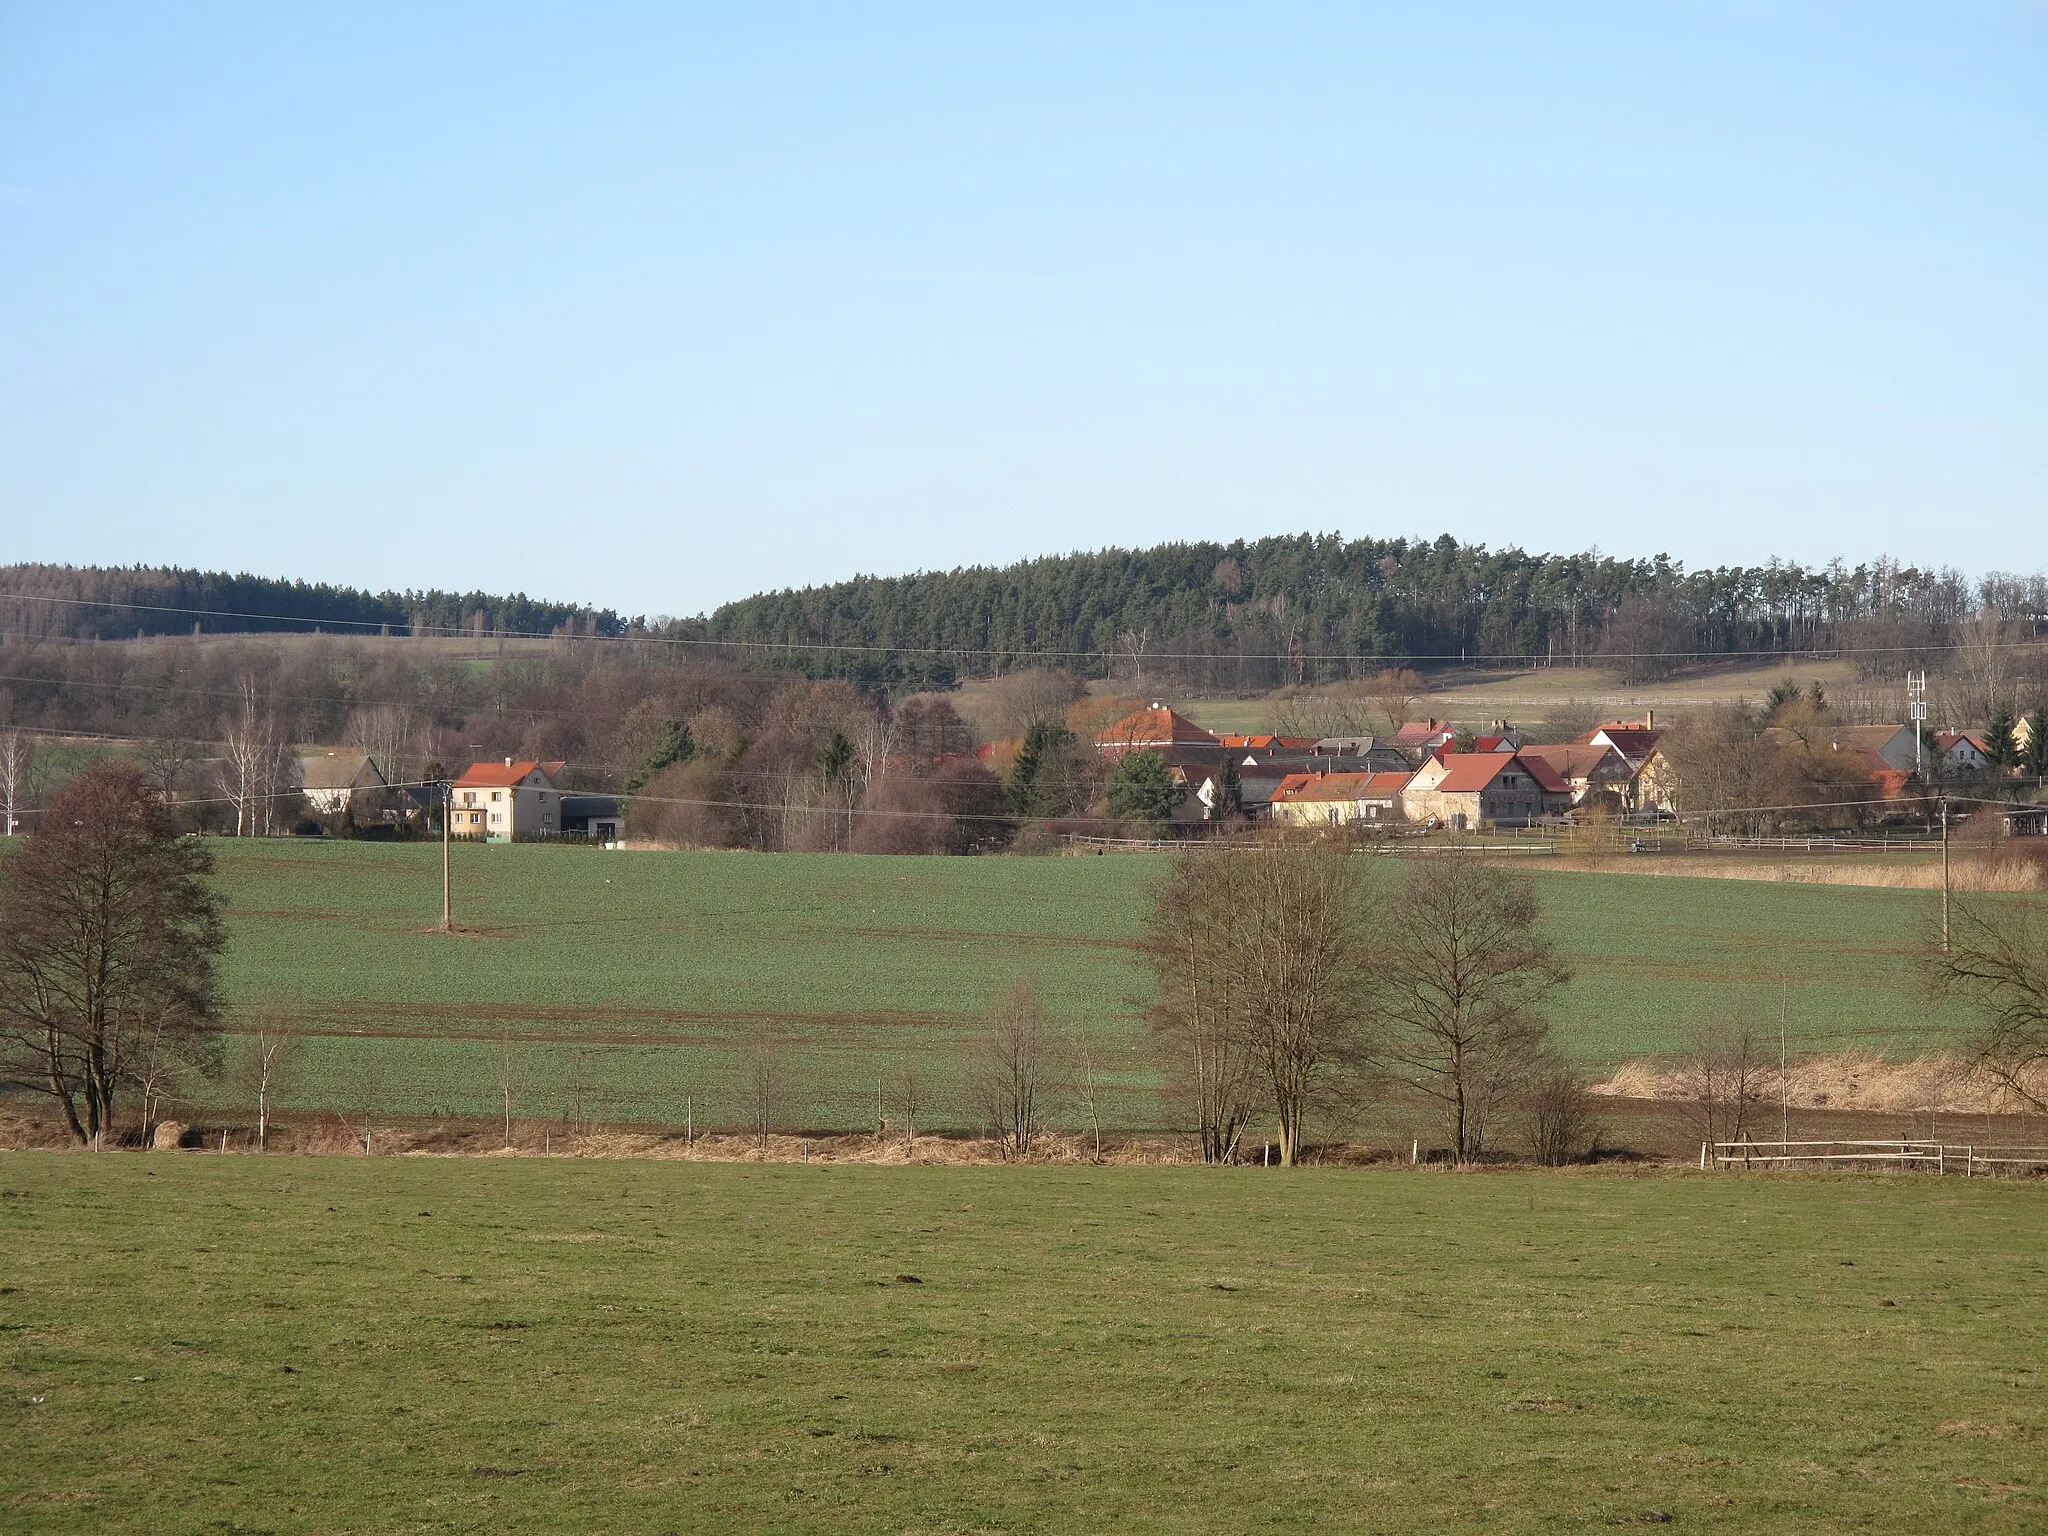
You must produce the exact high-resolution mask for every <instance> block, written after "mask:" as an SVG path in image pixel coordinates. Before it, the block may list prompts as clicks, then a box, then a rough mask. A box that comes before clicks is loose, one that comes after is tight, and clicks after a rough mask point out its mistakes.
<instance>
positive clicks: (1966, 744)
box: [1934, 731, 1991, 778]
mask: <svg viewBox="0 0 2048 1536" xmlns="http://www.w3.org/2000/svg"><path fill="white" fill-rule="evenodd" d="M1934 765H1935V767H1936V769H1937V770H1939V771H1940V772H1941V773H1942V774H1943V775H1944V776H1946V777H1951V778H1952V777H1954V776H1955V775H1956V774H1959V773H1982V772H1983V771H1984V770H1985V769H1986V768H1989V767H1990V766H1991V754H1990V753H1988V752H1986V751H1985V750H1984V738H1983V737H1981V736H1973V735H1971V734H1970V733H1969V732H1968V731H1937V732H1936V733H1935V736H1934Z"/></svg>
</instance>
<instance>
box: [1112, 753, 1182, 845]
mask: <svg viewBox="0 0 2048 1536" xmlns="http://www.w3.org/2000/svg"><path fill="white" fill-rule="evenodd" d="M1177 798H1179V795H1178V791H1177V786H1176V785H1175V784H1174V782H1173V770H1172V769H1171V768H1169V767H1167V766H1166V759H1165V758H1163V757H1161V756H1160V755H1159V754H1158V753H1157V752H1126V753H1125V754H1124V755H1123V756H1122V757H1120V758H1118V759H1117V764H1116V772H1115V773H1113V774H1111V775H1110V780H1109V814H1110V815H1112V816H1114V817H1116V818H1117V819H1118V820H1119V821H1142V822H1148V823H1150V824H1151V825H1152V826H1154V827H1164V826H1166V825H1167V823H1169V822H1170V821H1172V820H1173V802H1174V801H1175V800H1176V799H1177Z"/></svg>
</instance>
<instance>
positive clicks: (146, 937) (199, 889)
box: [0, 765, 226, 1142]
mask: <svg viewBox="0 0 2048 1536" xmlns="http://www.w3.org/2000/svg"><path fill="white" fill-rule="evenodd" d="M210 868H211V861H210V859H209V858H208V856H207V854H206V852H205V850H204V849H202V848H201V847H200V846H199V845H198V844H197V843H196V842H194V841H193V840H191V839H187V838H180V837H178V836H176V835H175V834H174V833H172V832H171V831H170V829H169V828H168V826H167V825H166V824H165V822H164V818H163V813H162V809H161V807H159V806H158V805H157V804H156V803H155V801H154V800H153V799H152V798H151V797H150V794H149V791H148V789H147V787H146V786H145V785H144V783H143V781H142V778H141V776H140V775H139V774H137V773H136V772H134V770H132V769H129V768H124V767H116V766H108V765H102V766H100V767H95V768H90V769H88V770H86V771H85V772H84V773H82V774H80V775H79V776H78V777H77V778H75V779H73V780H72V781H71V782H70V783H69V784H68V785H66V786H65V788H64V790H63V792H62V793H60V794H59V795H58V796H57V797H56V799H54V800H53V801H52V802H51V803H50V806H49V807H48V809H47V811H46V812H45V814H44V817H43V822H42V825H41V826H40V827H39V828H38V829H37V831H36V833H35V835H34V836H32V837H31V838H29V840H28V842H27V843H26V844H25V845H24V846H23V848H22V849H21V851H20V852H19V853H17V854H16V855H14V857H12V858H11V859H9V860H8V861H7V862H6V864H5V866H4V867H0V872H4V879H5V887H4V896H0V1080H4V1081H8V1082H11V1083H13V1084H14V1085H16V1086H18V1087H22V1088H26V1089H29V1090H31V1091H34V1092H39V1093H46V1094H48V1095H50V1096H51V1097H52V1098H54V1099H55V1100H56V1101H57V1102H58V1104H59V1106H60V1107H61V1108H62V1109H63V1111H64V1116H65V1120H66V1123H67V1124H68V1125H69V1126H70V1129H71V1132H72V1135H73V1136H74V1137H75V1138H76V1139H77V1140H79V1141H81V1142H97V1141H98V1139H99V1138H100V1137H101V1136H102V1135H103V1134H104V1133H105V1132H106V1131H107V1130H109V1129H111V1128H112V1121H113V1112H114V1103H115V1099H116V1096H117V1094H118V1092H119V1091H120V1088H121V1086H122V1084H124V1083H127V1082H131V1081H133V1080H134V1078H135V1076H136V1074H137V1073H138V1071H141V1070H143V1069H144V1063H145V1062H146V1061H147V1060H148V1058H149V1057H150V1056H151V1055H152V1054H154V1052H155V1051H156V1050H158V1049H168V1050H172V1051H174V1052H176V1053H178V1054H181V1055H183V1056H184V1057H186V1058H187V1059H189V1060H192V1061H195V1062H203V1061H204V1060H205V1058H206V1055H207V1051H208V1047H209V1044H210V1042H211V1039H212V1037H211V1034H210V1032H209V1026H210V1025H211V1023H212V1020H213V1017H214V1010H215V991H214V972H213V962H214V957H215V956H216V955H217V954H218V953H219V952H220V950H221V948H222V947H223V945H224V944H225V942H226V935H225V930H224V929H223V927H222V925H221V920H220V909H219V903H218V901H217V899H216V898H215V897H214V895H213V893H212V892H211V891H210V890H209V889H208V888H207V886H206V883H205V878H204V877H205V876H206V874H207V873H208V871H209V870H210ZM150 1070H151V1071H152V1073H154V1069H153V1068H152V1069H150Z"/></svg>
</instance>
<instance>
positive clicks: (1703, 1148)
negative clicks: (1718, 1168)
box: [1700, 1141, 1707, 1173]
mask: <svg viewBox="0 0 2048 1536" xmlns="http://www.w3.org/2000/svg"><path fill="white" fill-rule="evenodd" d="M1706 1171H1707V1144H1706V1143H1705V1142H1704V1141H1703V1142H1701V1143H1700V1172H1701V1173H1705V1172H1706Z"/></svg>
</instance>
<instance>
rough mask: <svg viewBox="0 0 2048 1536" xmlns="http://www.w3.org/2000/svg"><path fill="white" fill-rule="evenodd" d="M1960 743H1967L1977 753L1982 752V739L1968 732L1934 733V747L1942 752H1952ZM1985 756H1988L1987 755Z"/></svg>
mask: <svg viewBox="0 0 2048 1536" xmlns="http://www.w3.org/2000/svg"><path fill="white" fill-rule="evenodd" d="M1962 742H1968V743H1969V744H1970V745H1971V746H1973V747H1975V748H1976V749H1977V750H1978V751H1979V752H1983V751H1984V738H1983V737H1982V736H1976V735H1973V734H1971V733H1970V732H1969V731H1936V732H1935V733H1934V745H1935V746H1936V747H1937V748H1938V749H1940V750H1941V751H1943V752H1948V751H1951V750H1953V749H1954V748H1955V747H1956V746H1957V745H1958V744H1959V743H1962ZM1986 755H1987V756H1988V755H1989V754H1986Z"/></svg>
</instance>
